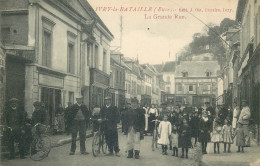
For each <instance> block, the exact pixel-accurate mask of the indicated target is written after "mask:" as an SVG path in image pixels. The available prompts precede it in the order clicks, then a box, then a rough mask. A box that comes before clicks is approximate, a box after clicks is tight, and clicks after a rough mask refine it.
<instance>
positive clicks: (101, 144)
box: [92, 119, 108, 157]
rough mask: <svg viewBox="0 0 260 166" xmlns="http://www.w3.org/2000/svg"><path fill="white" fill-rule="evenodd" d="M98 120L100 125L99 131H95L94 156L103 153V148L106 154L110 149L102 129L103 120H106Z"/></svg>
mask: <svg viewBox="0 0 260 166" xmlns="http://www.w3.org/2000/svg"><path fill="white" fill-rule="evenodd" d="M96 121H97V122H98V125H99V126H98V131H97V132H96V133H94V136H93V141H92V153H93V156H94V157H97V156H98V155H99V154H100V153H101V150H102V152H103V154H106V153H107V150H108V146H107V144H106V139H105V134H104V131H103V130H102V122H104V121H105V120H101V119H98V120H96Z"/></svg>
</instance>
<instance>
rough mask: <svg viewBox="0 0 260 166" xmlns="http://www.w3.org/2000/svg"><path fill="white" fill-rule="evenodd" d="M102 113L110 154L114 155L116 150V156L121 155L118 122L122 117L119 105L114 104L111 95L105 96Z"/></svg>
mask: <svg viewBox="0 0 260 166" xmlns="http://www.w3.org/2000/svg"><path fill="white" fill-rule="evenodd" d="M100 115H101V118H102V119H104V120H105V121H104V131H105V137H106V143H107V145H108V150H109V154H108V156H112V155H113V151H115V153H116V156H118V157H119V156H120V155H119V151H120V149H119V145H118V131H117V123H118V122H119V121H120V117H119V112H118V109H117V107H115V106H113V105H112V100H111V97H109V96H107V97H105V106H104V107H102V109H101V111H100Z"/></svg>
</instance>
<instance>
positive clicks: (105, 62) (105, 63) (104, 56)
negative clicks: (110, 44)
mask: <svg viewBox="0 0 260 166" xmlns="http://www.w3.org/2000/svg"><path fill="white" fill-rule="evenodd" d="M106 69H107V51H103V72H106Z"/></svg>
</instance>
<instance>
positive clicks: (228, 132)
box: [222, 119, 233, 153]
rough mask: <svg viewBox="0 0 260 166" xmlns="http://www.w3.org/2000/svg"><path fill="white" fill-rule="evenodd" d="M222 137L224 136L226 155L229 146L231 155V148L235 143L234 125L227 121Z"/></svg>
mask: <svg viewBox="0 0 260 166" xmlns="http://www.w3.org/2000/svg"><path fill="white" fill-rule="evenodd" d="M222 135H223V143H224V153H226V148H227V144H228V153H230V152H231V151H230V146H231V144H232V143H233V140H232V125H231V121H229V120H227V119H225V125H224V126H223V128H222Z"/></svg>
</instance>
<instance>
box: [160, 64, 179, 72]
mask: <svg viewBox="0 0 260 166" xmlns="http://www.w3.org/2000/svg"><path fill="white" fill-rule="evenodd" d="M175 68H176V62H175V61H170V62H166V63H165V64H164V66H163V69H162V72H175Z"/></svg>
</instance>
